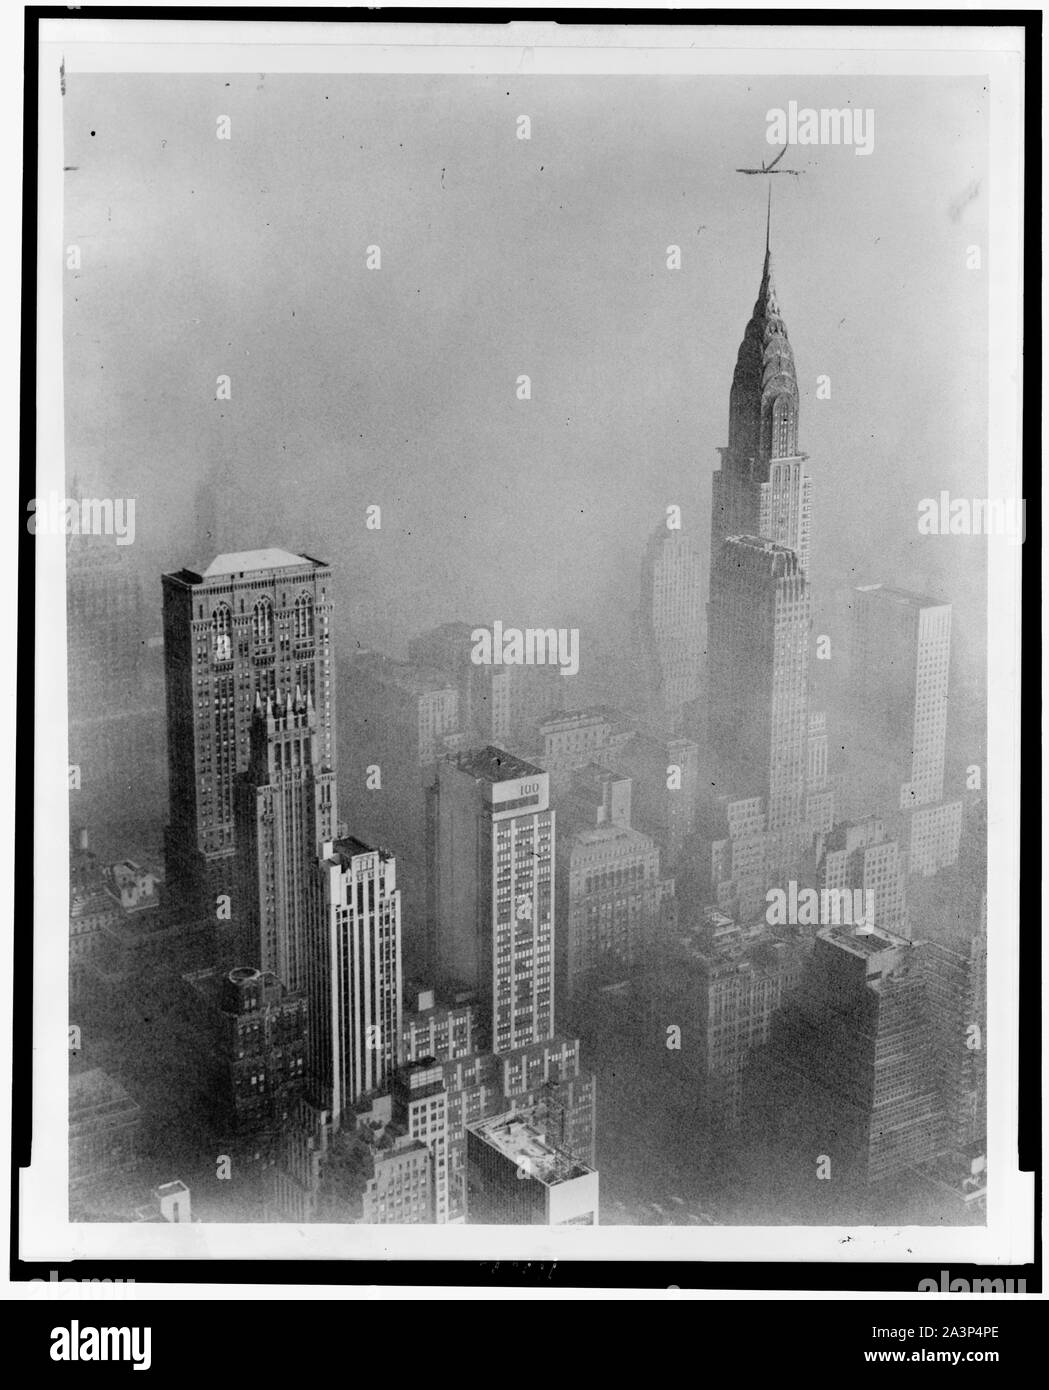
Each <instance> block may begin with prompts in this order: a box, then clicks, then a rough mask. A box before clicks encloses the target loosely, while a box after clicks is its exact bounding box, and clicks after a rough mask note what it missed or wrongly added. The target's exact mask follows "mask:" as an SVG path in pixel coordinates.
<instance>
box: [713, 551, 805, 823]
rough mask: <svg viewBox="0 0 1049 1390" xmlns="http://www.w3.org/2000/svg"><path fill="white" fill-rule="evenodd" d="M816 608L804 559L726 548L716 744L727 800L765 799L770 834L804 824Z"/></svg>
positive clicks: (716, 599) (718, 612) (718, 616)
mask: <svg viewBox="0 0 1049 1390" xmlns="http://www.w3.org/2000/svg"><path fill="white" fill-rule="evenodd" d="M809 627H810V601H809V591H808V585H807V582H806V579H805V575H804V571H803V569H802V566H801V564H800V563H799V560H798V557H797V555H796V554H795V553H794V551H792V550H788V549H787V548H786V547H784V546H781V545H776V544H774V543H773V542H772V541H769V540H763V539H761V538H760V537H757V536H730V537H729V538H728V539H726V540H725V541H723V542H722V544H721V548H720V550H719V552H718V555H717V558H716V560H715V564H714V569H713V573H712V575H711V586H710V625H709V650H710V734H711V741H712V743H713V746H714V748H715V750H716V752H717V755H718V758H719V761H720V764H721V766H722V768H723V769H724V774H723V775H724V778H725V782H724V786H725V790H726V791H727V792H732V793H736V794H739V795H751V796H762V797H765V798H766V799H767V815H768V822H767V828H768V829H769V830H778V829H780V828H782V827H783V826H786V825H796V824H798V823H800V822H801V821H802V820H803V819H804V818H805V793H806V787H807V781H808V752H809V743H808V740H809V716H808V684H807V682H808V656H809Z"/></svg>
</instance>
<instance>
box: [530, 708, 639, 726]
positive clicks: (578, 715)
mask: <svg viewBox="0 0 1049 1390" xmlns="http://www.w3.org/2000/svg"><path fill="white" fill-rule="evenodd" d="M619 717H620V715H619V711H618V710H616V709H613V708H612V706H611V705H589V706H588V707H587V708H585V709H570V710H565V711H564V713H563V714H551V715H548V716H547V718H546V719H543V720H541V721H540V724H539V731H540V733H556V732H557V731H558V730H560V729H571V728H573V727H574V726H575V725H577V724H601V723H615V722H617V721H618V719H619Z"/></svg>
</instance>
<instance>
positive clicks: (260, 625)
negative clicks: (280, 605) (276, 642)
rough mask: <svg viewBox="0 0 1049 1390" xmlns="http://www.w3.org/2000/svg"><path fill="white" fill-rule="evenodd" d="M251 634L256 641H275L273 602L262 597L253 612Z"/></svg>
mask: <svg viewBox="0 0 1049 1390" xmlns="http://www.w3.org/2000/svg"><path fill="white" fill-rule="evenodd" d="M251 635H252V636H253V637H254V639H255V641H256V642H272V641H273V604H272V603H270V601H269V599H268V598H260V599H259V601H258V603H256V605H255V607H254V609H253V610H252V614H251Z"/></svg>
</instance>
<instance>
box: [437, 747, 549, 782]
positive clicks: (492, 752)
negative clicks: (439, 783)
mask: <svg viewBox="0 0 1049 1390" xmlns="http://www.w3.org/2000/svg"><path fill="white" fill-rule="evenodd" d="M455 765H456V767H458V768H459V769H460V770H461V771H462V772H466V773H469V775H470V776H471V777H477V778H480V779H481V780H482V781H485V782H515V781H516V780H517V779H518V778H519V777H545V776H546V773H545V772H544V771H543V769H542V768H541V767H536V766H535V764H534V763H526V762H525V760H524V759H523V758H518V757H515V756H514V754H513V753H507V752H506V751H505V750H504V749H502V748H495V747H494V746H493V745H492V744H489V745H488V747H487V748H475V749H472V750H471V751H470V752H468V753H460V754H459V755H458V756H457V757H456V760H455Z"/></svg>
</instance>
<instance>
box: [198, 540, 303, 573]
mask: <svg viewBox="0 0 1049 1390" xmlns="http://www.w3.org/2000/svg"><path fill="white" fill-rule="evenodd" d="M308 564H310V561H309V560H308V559H307V558H306V556H304V555H293V554H292V553H291V551H290V550H278V549H276V548H275V547H271V548H269V549H266V550H237V551H233V552H232V553H230V554H228V555H216V556H215V558H214V560H212V562H211V564H210V565H209V566H208V567H207V569H206V570H205V571H204V578H205V579H211V578H212V577H213V576H214V575H216V574H247V573H249V571H251V570H281V569H287V568H289V566H292V565H308Z"/></svg>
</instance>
